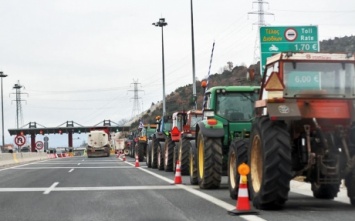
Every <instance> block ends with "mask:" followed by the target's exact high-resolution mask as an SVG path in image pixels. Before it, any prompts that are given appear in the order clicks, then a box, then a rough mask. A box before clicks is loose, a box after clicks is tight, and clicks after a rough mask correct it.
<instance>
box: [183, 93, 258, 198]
mask: <svg viewBox="0 0 355 221" xmlns="http://www.w3.org/2000/svg"><path fill="white" fill-rule="evenodd" d="M259 91H260V87H259V86H217V87H212V88H210V89H208V90H207V91H206V93H205V104H204V107H203V108H204V109H203V120H202V121H200V122H199V123H198V124H197V126H196V143H195V145H194V146H193V147H192V148H191V151H190V182H191V184H198V185H199V186H200V188H202V189H216V188H219V186H220V183H221V178H222V175H227V173H230V172H233V171H235V169H234V170H231V169H230V166H229V165H230V164H231V165H233V166H235V167H236V165H238V164H239V162H246V161H247V154H246V153H247V149H246V145H245V143H247V142H248V138H249V136H250V130H251V125H252V120H253V118H254V115H255V114H254V102H255V101H256V100H257V99H258V96H259ZM237 152H238V153H239V152H241V153H243V154H238V155H237V154H236V153H237ZM237 156H238V157H237ZM229 161H230V162H229ZM231 177H232V176H231ZM233 177H234V178H235V177H237V176H233ZM229 186H230V191H231V192H235V190H236V189H237V187H236V180H232V181H231V180H229Z"/></svg>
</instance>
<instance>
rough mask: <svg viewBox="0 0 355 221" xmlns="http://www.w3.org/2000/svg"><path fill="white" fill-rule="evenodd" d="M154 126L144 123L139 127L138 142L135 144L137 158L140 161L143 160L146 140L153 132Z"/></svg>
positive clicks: (145, 151) (145, 152)
mask: <svg viewBox="0 0 355 221" xmlns="http://www.w3.org/2000/svg"><path fill="white" fill-rule="evenodd" d="M156 128H157V125H156V124H144V126H143V127H142V128H140V132H139V137H138V144H137V145H136V148H137V150H136V154H137V155H138V160H139V161H140V162H142V161H143V160H144V156H146V154H147V147H148V141H149V140H150V139H151V136H152V135H153V134H154V133H155V131H156Z"/></svg>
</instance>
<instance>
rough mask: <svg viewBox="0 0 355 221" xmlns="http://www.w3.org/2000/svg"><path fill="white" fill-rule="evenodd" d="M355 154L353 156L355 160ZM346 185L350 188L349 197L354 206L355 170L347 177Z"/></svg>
mask: <svg viewBox="0 0 355 221" xmlns="http://www.w3.org/2000/svg"><path fill="white" fill-rule="evenodd" d="M354 160H355V156H353V157H352V161H353V162H354ZM345 186H346V188H347V189H348V197H349V199H350V203H351V205H352V206H355V170H352V172H350V174H349V175H348V176H347V177H346V178H345Z"/></svg>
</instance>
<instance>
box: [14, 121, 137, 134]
mask: <svg viewBox="0 0 355 221" xmlns="http://www.w3.org/2000/svg"><path fill="white" fill-rule="evenodd" d="M112 123H114V122H112V121H110V120H104V121H102V122H100V123H98V124H96V125H94V126H82V125H80V124H77V123H75V122H73V121H67V122H65V123H64V124H62V125H59V126H57V127H45V126H42V125H40V124H37V123H36V122H30V123H28V124H26V125H25V126H23V127H21V128H17V129H8V131H9V133H10V135H37V134H41V135H44V134H73V133H79V134H80V133H88V132H90V131H91V130H100V129H101V130H105V131H107V132H124V131H126V132H127V131H129V128H130V126H119V125H115V126H112ZM26 126H28V127H26ZM38 126H40V127H38Z"/></svg>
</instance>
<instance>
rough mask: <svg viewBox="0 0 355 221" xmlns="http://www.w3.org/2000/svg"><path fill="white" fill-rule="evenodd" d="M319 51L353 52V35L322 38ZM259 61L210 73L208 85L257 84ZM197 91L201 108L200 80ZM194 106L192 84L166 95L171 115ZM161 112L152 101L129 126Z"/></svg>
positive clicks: (202, 91) (167, 112) (354, 50)
mask: <svg viewBox="0 0 355 221" xmlns="http://www.w3.org/2000/svg"><path fill="white" fill-rule="evenodd" d="M320 51H321V52H330V53H335V52H355V36H350V37H347V36H345V37H342V38H334V39H329V40H324V41H321V42H320ZM259 67H260V64H259V62H258V63H257V64H254V65H250V66H249V67H245V66H236V67H233V68H232V69H231V70H224V71H223V72H222V73H221V74H219V73H215V74H211V75H210V78H209V84H208V87H213V86H217V85H225V86H230V85H250V84H253V85H255V84H259V83H260V80H261V75H260V68H259ZM249 70H255V79H254V80H253V81H251V80H250V79H248V77H247V76H248V71H249ZM196 93H197V101H196V102H197V109H201V108H202V101H203V93H204V90H203V88H202V87H201V81H197V82H196ZM193 106H194V103H193V101H192V84H188V85H185V86H182V87H179V88H177V89H176V90H175V91H174V92H172V93H171V94H169V95H168V96H167V97H166V114H167V115H171V114H172V113H173V112H175V111H179V110H185V111H187V110H190V109H192V108H193ZM162 112H163V108H162V102H159V103H158V104H154V103H152V107H151V108H150V109H148V110H147V111H145V112H143V113H142V115H141V116H138V117H136V118H135V119H133V121H131V128H137V127H138V124H139V119H142V120H143V122H144V123H153V122H155V117H156V116H160V115H161V114H162Z"/></svg>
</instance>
